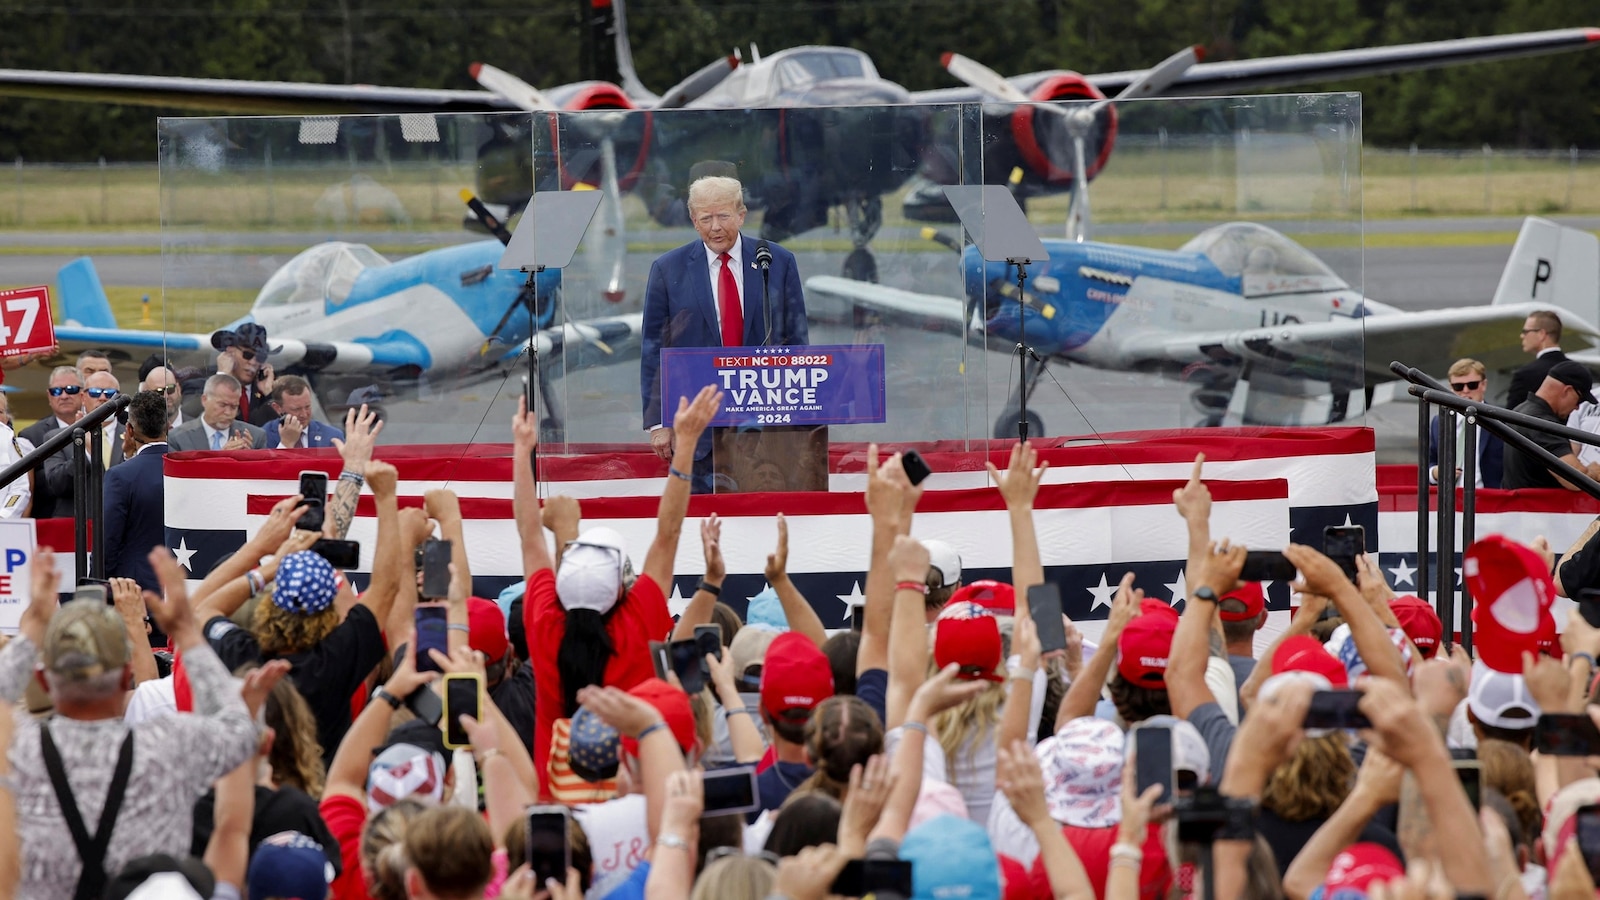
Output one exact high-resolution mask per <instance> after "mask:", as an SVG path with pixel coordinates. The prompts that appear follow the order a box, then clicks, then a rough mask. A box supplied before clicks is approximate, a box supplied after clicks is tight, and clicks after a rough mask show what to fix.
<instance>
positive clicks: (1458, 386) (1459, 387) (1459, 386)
mask: <svg viewBox="0 0 1600 900" xmlns="http://www.w3.org/2000/svg"><path fill="white" fill-rule="evenodd" d="M1480 384H1483V381H1482V380H1481V379H1480V380H1478V381H1452V382H1450V389H1451V390H1452V391H1475V390H1477V389H1478V385H1480Z"/></svg>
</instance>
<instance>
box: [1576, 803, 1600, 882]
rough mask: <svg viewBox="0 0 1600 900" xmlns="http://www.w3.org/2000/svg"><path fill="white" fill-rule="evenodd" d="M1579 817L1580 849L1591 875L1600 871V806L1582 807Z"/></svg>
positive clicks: (1593, 875) (1594, 875)
mask: <svg viewBox="0 0 1600 900" xmlns="http://www.w3.org/2000/svg"><path fill="white" fill-rule="evenodd" d="M1577 817H1578V851H1579V852H1580V853H1582V854H1583V862H1584V864H1585V865H1587V866H1588V867H1589V875H1590V877H1596V873H1600V806H1585V807H1581V808H1580V809H1579V810H1578V812H1577Z"/></svg>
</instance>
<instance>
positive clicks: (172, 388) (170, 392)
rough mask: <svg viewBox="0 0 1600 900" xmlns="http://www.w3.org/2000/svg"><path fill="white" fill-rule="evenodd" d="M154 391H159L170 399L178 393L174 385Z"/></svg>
mask: <svg viewBox="0 0 1600 900" xmlns="http://www.w3.org/2000/svg"><path fill="white" fill-rule="evenodd" d="M156 390H159V391H160V392H161V393H163V394H166V395H167V396H169V397H170V396H172V395H173V394H176V393H177V392H178V386H177V385H175V384H169V385H166V386H164V387H160V388H157V389H156Z"/></svg>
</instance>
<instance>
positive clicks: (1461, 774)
mask: <svg viewBox="0 0 1600 900" xmlns="http://www.w3.org/2000/svg"><path fill="white" fill-rule="evenodd" d="M1450 765H1451V766H1452V767H1453V768H1454V769H1455V770H1456V777H1457V778H1459V779H1461V789H1462V790H1463V791H1466V792H1467V799H1468V800H1470V801H1472V808H1473V809H1475V810H1476V809H1480V808H1482V806H1483V792H1482V791H1481V790H1480V789H1479V779H1478V776H1479V775H1480V774H1481V773H1482V769H1481V768H1480V767H1479V765H1478V761H1477V760H1475V759H1455V760H1451V761H1450Z"/></svg>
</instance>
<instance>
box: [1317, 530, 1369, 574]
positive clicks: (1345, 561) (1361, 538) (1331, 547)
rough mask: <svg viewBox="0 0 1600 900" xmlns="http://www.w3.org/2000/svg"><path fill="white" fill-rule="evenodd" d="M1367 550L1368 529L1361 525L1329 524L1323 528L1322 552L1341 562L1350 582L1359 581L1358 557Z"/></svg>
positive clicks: (1340, 564)
mask: <svg viewBox="0 0 1600 900" xmlns="http://www.w3.org/2000/svg"><path fill="white" fill-rule="evenodd" d="M1365 552H1367V529H1365V528H1363V527H1361V526H1360V525H1329V526H1328V527H1327V528H1324V529H1322V553H1323V555H1324V556H1326V557H1328V558H1329V559H1331V560H1333V561H1334V562H1336V563H1338V564H1339V568H1341V569H1343V570H1344V574H1345V576H1346V577H1347V578H1349V579H1350V583H1351V584H1354V583H1356V581H1357V578H1358V575H1359V572H1358V571H1357V569H1356V557H1357V556H1360V555H1361V554H1363V553H1365Z"/></svg>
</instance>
